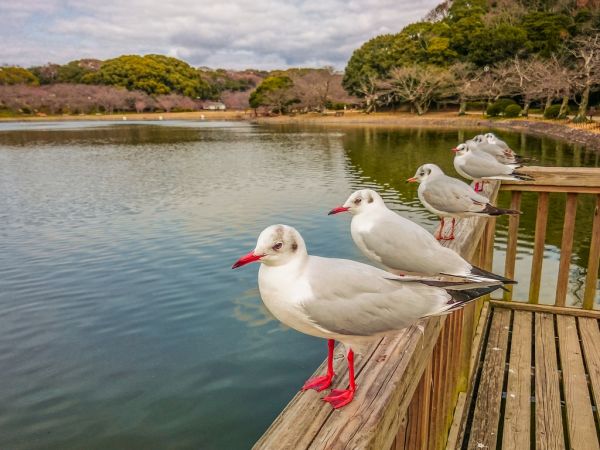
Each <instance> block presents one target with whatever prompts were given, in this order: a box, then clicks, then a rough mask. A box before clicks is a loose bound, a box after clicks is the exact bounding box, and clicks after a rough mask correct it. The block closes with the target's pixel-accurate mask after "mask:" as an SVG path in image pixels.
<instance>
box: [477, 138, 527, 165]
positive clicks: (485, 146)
mask: <svg viewBox="0 0 600 450" xmlns="http://www.w3.org/2000/svg"><path fill="white" fill-rule="evenodd" d="M465 144H466V145H467V146H469V147H470V148H471V149H476V150H479V151H481V152H484V153H487V154H489V155H492V156H493V157H494V158H496V160H497V161H498V162H501V163H502V164H520V163H521V162H523V161H526V160H527V158H522V157H521V156H519V155H517V154H516V153H515V152H513V151H512V150H511V149H510V148H503V147H501V146H499V145H498V144H496V143H495V142H492V141H490V139H488V138H487V137H485V136H475V137H474V138H473V139H469V140H468V141H466V142H465Z"/></svg>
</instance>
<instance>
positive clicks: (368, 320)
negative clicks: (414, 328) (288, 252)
mask: <svg viewBox="0 0 600 450" xmlns="http://www.w3.org/2000/svg"><path fill="white" fill-rule="evenodd" d="M306 270H308V277H307V279H309V280H310V281H309V283H310V289H311V292H312V297H313V298H312V299H311V300H307V301H306V302H303V303H302V307H303V308H304V310H305V312H306V314H307V315H308V317H309V318H310V319H311V320H312V321H313V322H314V323H315V324H316V325H318V326H319V327H321V328H323V329H325V330H327V331H329V332H333V333H336V334H342V335H354V336H373V335H377V334H381V333H385V332H389V331H395V330H401V329H403V328H406V327H408V326H410V325H411V324H413V323H415V322H416V321H417V320H418V319H419V318H421V317H424V316H427V315H431V314H437V313H441V312H443V311H444V308H446V307H447V305H449V304H452V296H451V295H450V294H449V293H448V292H446V291H445V290H444V289H443V288H441V287H432V286H427V285H424V284H421V283H419V282H414V281H409V282H405V281H401V277H394V275H392V274H390V273H388V272H385V271H383V270H380V269H377V268H375V267H372V266H368V265H366V264H361V263H358V262H355V261H350V260H343V259H330V258H319V257H314V256H311V257H310V260H309V263H308V267H307V269H306Z"/></svg>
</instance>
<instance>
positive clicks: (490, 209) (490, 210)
mask: <svg viewBox="0 0 600 450" xmlns="http://www.w3.org/2000/svg"><path fill="white" fill-rule="evenodd" d="M479 213H480V214H487V215H488V216H502V215H504V214H510V215H516V214H523V213H522V212H521V211H517V210H515V209H502V208H496V207H495V206H494V205H491V204H489V203H488V204H486V205H485V208H484V209H483V210H481V211H480V212H479Z"/></svg>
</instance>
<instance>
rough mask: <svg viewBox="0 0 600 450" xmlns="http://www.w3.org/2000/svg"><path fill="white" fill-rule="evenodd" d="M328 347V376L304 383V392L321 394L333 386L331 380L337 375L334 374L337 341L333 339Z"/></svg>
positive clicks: (329, 341)
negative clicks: (309, 391)
mask: <svg viewBox="0 0 600 450" xmlns="http://www.w3.org/2000/svg"><path fill="white" fill-rule="evenodd" d="M327 346H328V347H329V353H328V354H327V374H326V375H323V376H321V377H314V378H311V379H310V380H308V381H307V382H306V383H304V386H302V390H303V391H306V390H308V389H314V390H315V391H317V392H321V391H322V390H323V389H327V388H328V387H329V386H331V379H332V378H333V376H334V375H335V373H334V372H333V348H334V346H335V341H334V340H333V339H329V340H328V341H327Z"/></svg>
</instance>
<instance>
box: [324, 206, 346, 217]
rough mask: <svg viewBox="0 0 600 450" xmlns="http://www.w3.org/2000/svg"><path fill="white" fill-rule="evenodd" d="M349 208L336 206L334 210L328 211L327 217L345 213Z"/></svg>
mask: <svg viewBox="0 0 600 450" xmlns="http://www.w3.org/2000/svg"><path fill="white" fill-rule="evenodd" d="M349 209H350V208H346V207H345V206H336V207H335V208H333V209H332V210H331V211H329V212H328V213H327V215H328V216H330V215H332V214H338V213H341V212H346V211H348V210H349Z"/></svg>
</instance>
